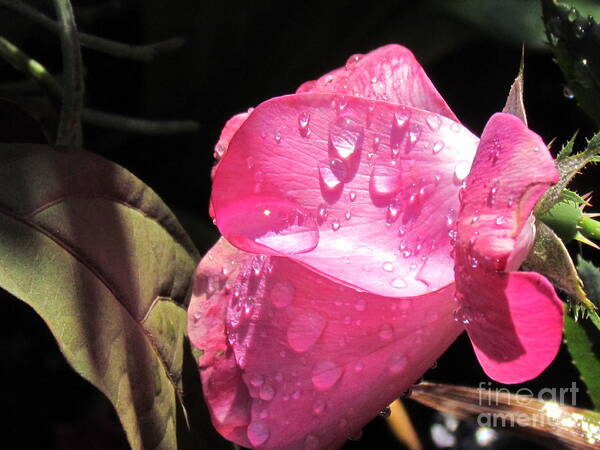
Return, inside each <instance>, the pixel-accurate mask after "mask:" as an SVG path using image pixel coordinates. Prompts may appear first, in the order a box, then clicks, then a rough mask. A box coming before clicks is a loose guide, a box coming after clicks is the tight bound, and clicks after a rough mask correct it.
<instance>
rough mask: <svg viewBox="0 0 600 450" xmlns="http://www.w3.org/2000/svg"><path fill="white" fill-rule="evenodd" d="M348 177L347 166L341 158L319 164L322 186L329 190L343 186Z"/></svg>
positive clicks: (332, 190) (333, 190) (335, 189)
mask: <svg viewBox="0 0 600 450" xmlns="http://www.w3.org/2000/svg"><path fill="white" fill-rule="evenodd" d="M345 179H346V167H345V166H344V163H342V161H340V160H339V159H332V160H331V161H329V162H328V163H323V164H320V165H319V181H320V184H321V188H322V189H324V190H325V191H327V192H335V191H337V190H339V189H340V188H341V187H342V183H343V182H344V180H345Z"/></svg>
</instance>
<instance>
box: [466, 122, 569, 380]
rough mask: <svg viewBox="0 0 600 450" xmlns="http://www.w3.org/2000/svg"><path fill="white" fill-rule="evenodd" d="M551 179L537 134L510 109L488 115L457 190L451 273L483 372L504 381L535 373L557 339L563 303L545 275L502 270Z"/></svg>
mask: <svg viewBox="0 0 600 450" xmlns="http://www.w3.org/2000/svg"><path fill="white" fill-rule="evenodd" d="M557 179H558V172H557V170H556V167H555V165H554V161H553V159H552V157H551V156H550V153H549V152H548V150H547V149H546V147H545V145H544V143H543V142H542V140H541V139H540V137H539V136H537V135H536V134H535V133H533V132H531V131H530V130H528V129H527V128H526V126H525V125H524V123H523V122H522V121H521V120H520V119H519V118H518V117H516V116H513V115H511V114H504V113H500V114H495V115H494V116H492V118H491V119H490V120H489V122H488V124H487V125H486V128H485V129H484V131H483V135H482V136H481V140H480V143H479V147H478V150H477V154H476V156H475V160H474V161H473V165H472V168H471V172H470V174H469V176H468V177H467V180H466V186H465V188H464V190H463V191H462V192H461V210H460V214H459V217H458V221H457V230H456V231H457V242H456V247H455V250H456V263H455V274H456V276H455V280H456V295H457V300H458V301H459V303H460V305H461V306H460V309H459V310H458V311H457V319H458V320H459V321H462V322H463V323H464V324H465V328H466V329H467V332H468V333H469V337H470V338H471V342H472V343H473V346H474V348H475V352H476V354H477V357H478V359H479V361H480V363H481V365H482V367H483V368H484V370H485V371H486V373H487V374H488V375H489V376H490V377H492V378H493V379H495V380H496V381H500V382H503V383H519V382H522V381H526V380H529V379H531V378H534V377H536V376H537V375H538V374H539V373H540V372H541V371H542V370H544V369H545V368H546V366H547V365H548V364H550V362H551V361H552V360H553V359H554V357H555V356H556V353H557V352H558V347H559V345H560V340H561V336H562V316H563V311H562V303H561V301H560V299H559V298H558V297H557V295H556V293H555V292H554V289H553V288H552V285H551V284H550V282H549V281H548V280H546V279H545V278H544V277H543V276H541V275H539V274H536V273H521V272H508V271H510V270H514V269H517V268H518V267H519V265H520V264H521V263H522V261H523V260H524V259H525V257H526V256H527V252H528V250H529V249H530V247H531V244H532V243H533V236H534V234H535V233H534V227H533V218H532V211H533V207H534V205H535V203H536V202H537V200H538V199H539V198H540V197H541V195H542V194H543V193H544V191H545V190H546V189H547V188H548V187H549V186H550V185H551V184H553V183H555V182H556V181H557Z"/></svg>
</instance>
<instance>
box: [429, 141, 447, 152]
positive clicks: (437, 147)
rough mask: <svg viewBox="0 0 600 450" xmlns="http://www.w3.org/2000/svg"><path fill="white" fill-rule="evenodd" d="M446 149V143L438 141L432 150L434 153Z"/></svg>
mask: <svg viewBox="0 0 600 450" xmlns="http://www.w3.org/2000/svg"><path fill="white" fill-rule="evenodd" d="M443 149H444V143H443V142H442V141H436V142H435V143H434V144H433V147H432V151H433V153H439V152H441V151H442V150H443Z"/></svg>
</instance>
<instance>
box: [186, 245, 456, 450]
mask: <svg viewBox="0 0 600 450" xmlns="http://www.w3.org/2000/svg"><path fill="white" fill-rule="evenodd" d="M211 254H212V251H211V253H209V254H208V256H207V257H206V258H205V260H206V259H207V258H210V257H211ZM214 261H216V259H215V260H214ZM203 264H204V262H203V263H202V264H201V266H200V268H199V271H198V273H197V277H196V285H197V286H207V285H208V284H207V282H206V281H205V279H206V278H209V279H210V278H212V277H215V276H216V277H217V279H218V280H219V282H218V283H217V284H218V286H219V288H218V290H217V291H215V292H214V293H213V294H212V297H211V298H213V297H214V296H215V295H218V296H220V297H221V299H223V297H227V303H224V304H225V305H226V312H225V313H224V315H225V320H224V323H225V326H224V328H222V329H221V330H220V332H219V330H218V329H217V327H210V328H209V329H210V330H211V331H210V332H203V331H202V330H200V331H199V332H196V333H193V331H194V329H195V327H198V326H200V327H201V326H202V325H198V324H200V323H201V322H197V323H196V324H194V323H192V322H190V335H191V336H192V342H193V344H194V345H195V346H196V347H197V348H199V349H201V350H205V349H206V348H207V347H209V348H214V342H215V341H216V340H219V339H220V342H221V343H223V344H224V345H225V348H224V349H222V350H221V351H219V352H210V351H209V352H208V354H209V355H211V356H207V353H205V354H204V355H203V356H202V358H201V360H200V363H201V375H202V381H203V388H204V393H205V398H206V401H207V404H208V406H209V409H210V411H211V415H212V420H213V423H214V425H215V427H216V428H217V430H218V431H219V432H221V434H223V435H224V436H225V437H227V438H228V439H231V440H233V441H235V442H237V443H238V444H240V445H242V446H245V447H252V448H260V449H279V448H285V449H291V450H294V449H306V448H312V449H318V448H337V447H339V446H341V445H342V444H343V442H344V441H345V440H346V439H347V438H348V436H351V435H352V434H353V433H354V432H356V431H357V430H359V429H360V428H361V427H362V426H364V425H365V424H366V423H367V422H369V421H370V420H372V419H373V418H374V417H375V416H376V415H377V413H378V412H379V411H380V410H381V409H383V408H384V407H385V406H386V405H387V404H388V403H389V402H391V401H392V400H393V399H394V398H396V397H397V396H399V395H400V394H401V393H402V392H403V391H405V390H406V389H408V388H409V387H410V386H411V384H412V383H414V381H415V380H416V379H417V378H419V377H420V376H421V375H422V374H423V373H424V372H425V371H426V370H427V369H428V368H429V367H431V365H432V364H433V363H434V362H435V360H436V359H437V358H438V357H439V356H440V354H441V353H442V352H443V351H444V350H445V349H446V348H447V347H448V346H449V345H450V343H452V341H453V340H454V339H455V338H456V337H457V336H458V334H459V333H460V332H461V330H462V327H461V326H460V324H458V323H456V322H455V321H454V320H452V311H453V309H454V307H455V303H454V301H453V288H452V286H449V287H446V288H444V289H442V290H440V291H437V292H434V293H431V294H428V295H424V296H420V297H414V298H389V297H387V298H386V297H379V296H376V295H372V294H369V293H365V292H360V291H357V290H355V289H352V288H349V287H345V286H343V285H340V284H339V283H335V282H333V281H331V280H330V279H328V278H326V277H323V276H321V275H319V274H317V273H315V272H313V271H311V270H310V269H308V268H306V267H304V266H302V265H301V264H299V263H297V262H295V261H293V260H291V259H289V258H283V257H276V256H271V257H265V256H254V257H252V258H249V259H246V260H245V262H243V263H242V264H240V265H238V269H237V270H238V272H237V276H236V277H235V278H231V277H229V278H227V279H226V280H224V278H223V276H222V275H218V274H217V275H214V272H215V270H209V271H206V272H205V270H206V269H205V268H204V267H206V265H203ZM212 265H213V266H215V267H218V266H219V264H217V263H216V262H213V263H212ZM203 280H204V281H203ZM206 302H207V294H206V292H205V290H203V289H197V290H195V291H194V294H193V296H192V303H191V306H190V308H191V311H192V312H193V311H204V308H205V306H204V304H205V303H206ZM219 316H220V317H223V312H222V311H221V312H219ZM382 318H385V320H382ZM219 333H220V334H219ZM216 335H219V336H216ZM220 348H222V347H220ZM365 386H367V387H368V389H365Z"/></svg>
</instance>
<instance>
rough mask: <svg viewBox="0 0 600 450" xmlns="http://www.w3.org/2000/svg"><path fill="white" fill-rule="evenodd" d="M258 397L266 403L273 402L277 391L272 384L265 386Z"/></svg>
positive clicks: (261, 388)
mask: <svg viewBox="0 0 600 450" xmlns="http://www.w3.org/2000/svg"><path fill="white" fill-rule="evenodd" d="M258 397H259V398H260V399H261V400H264V401H267V402H268V401H270V400H273V397H275V389H273V386H271V385H270V384H263V385H262V386H261V387H260V390H259V391H258Z"/></svg>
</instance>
